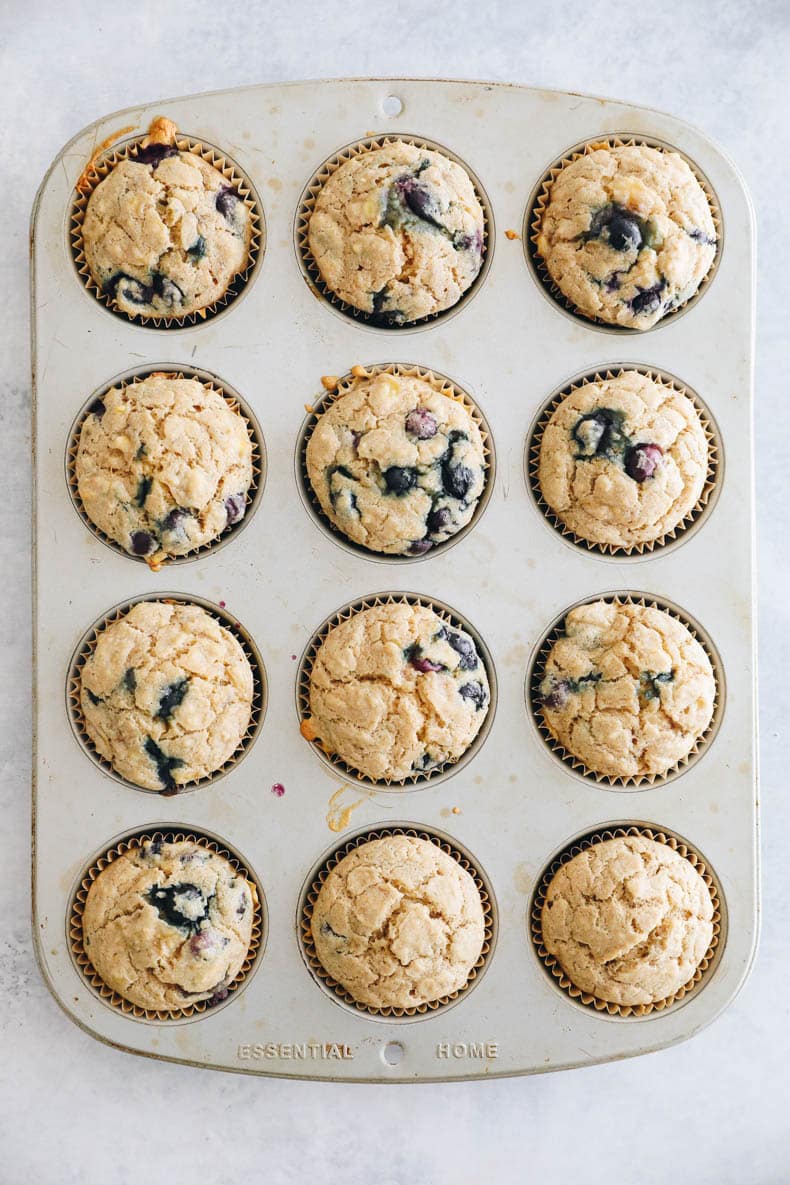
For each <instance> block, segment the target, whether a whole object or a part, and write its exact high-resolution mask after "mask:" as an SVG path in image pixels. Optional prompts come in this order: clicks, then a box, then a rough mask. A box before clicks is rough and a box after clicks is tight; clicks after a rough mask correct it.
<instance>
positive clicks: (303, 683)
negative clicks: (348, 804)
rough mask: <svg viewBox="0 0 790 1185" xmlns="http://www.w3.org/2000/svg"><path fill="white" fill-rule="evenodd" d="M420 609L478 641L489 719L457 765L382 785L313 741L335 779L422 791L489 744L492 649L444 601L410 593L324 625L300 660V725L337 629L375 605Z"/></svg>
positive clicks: (379, 599) (493, 700)
mask: <svg viewBox="0 0 790 1185" xmlns="http://www.w3.org/2000/svg"><path fill="white" fill-rule="evenodd" d="M398 604H406V605H419V606H421V607H422V608H425V609H432V610H433V611H434V613H436V614H438V616H439V617H440V618H441V619H442V620H443V621H446V622H447V624H448V625H449V626H451V627H452V628H453V629H460V630H463V631H464V632H465V633H467V634H469V636H470V637H471V638H472V640H473V641H474V644H475V646H476V648H477V653H478V656H479V658H480V661H481V662H482V663H483V666H484V667H485V671H486V675H487V677H488V687H489V701H488V711H487V713H486V718H485V720H484V721H483V723H482V724H481V726H480V731H479V732H478V733H477V736H476V737H475V738H474V740H473V741H472V743H471V744H470V745H469V748H468V749H466V750H465V752H463V753H462V754H461V756H460V757H459V758H458V759H457V760H456V761H445V762H444V763H443V764H442V765H437V766H435V767H434V768H433V769H426V770H421V771H419V772H415V773H412V774H409V775H408V776H407V777H405V778H398V779H394V778H390V779H382V780H381V781H374V780H373V778H369V777H368V776H367V774H363V773H361V772H360V771H359V770H356V769H354V768H353V766H350V765H347V764H346V762H345V761H343V759H342V757H339V756H338V755H337V754H336V753H329V752H327V750H326V749H324V747H323V745H322V744H321V742H320V739H319V740H315V741H309V742H308V744H310V746H311V748H312V749H313V750H314V751H315V753H316V754H317V755H318V757H319V758H320V760H321V761H323V763H324V765H326V766H327V768H328V769H329V770H330V771H331V773H333V774H334V775H335V776H338V775H339V776H340V777H342V778H344V779H346V780H348V781H351V782H356V783H357V784H359V785H363V786H373V787H375V788H376V789H378V790H382V791H388V790H389V791H394V792H403V791H405V790H418V789H422V787H424V786H427V785H429V784H430V785H435V784H436V783H437V782H439V781H446V779H447V778H449V777H452V775H453V774H454V773H457V772H458V770H460V769H463V767H464V766H465V765H468V763H469V762H470V761H471V760H472V758H473V757H474V756H475V755H476V754H477V753H478V752H479V751H480V749H481V748H482V746H483V744H484V743H485V740H486V737H487V736H488V733H489V732H490V730H491V725H492V724H493V721H494V716H495V714H496V706H497V679H496V671H495V668H494V663H493V660H492V658H491V655H490V653H489V650H488V647H487V646H486V644H485V642H484V641H483V640H482V638H481V637H480V635H479V633H478V632H477V630H476V629H475V628H474V626H472V625H470V624H469V622H468V621H467V620H466V618H465V617H462V616H461V615H460V613H458V612H456V610H455V609H451V608H450V607H449V605H445V604H444V603H443V602H442V601H438V600H437V599H436V598H435V597H426V596H419V595H418V594H417V593H407V592H382V593H373V594H371V595H370V596H368V597H360V598H359V599H358V600H356V601H349V603H348V604H347V605H344V606H343V607H342V608H341V609H338V610H337V612H336V613H333V614H332V615H331V616H330V617H328V618H327V619H326V621H324V623H323V624H322V625H321V626H320V627H319V629H318V630H317V631H316V633H315V634H314V635H313V638H312V640H311V641H310V642H309V643H308V645H307V646H306V648H305V650H304V652H303V654H302V657H301V659H300V660H299V667H298V673H297V679H296V710H297V713H298V716H299V722H300V724H301V723H302V722H303V721H305V720H307V719H309V717H310V715H311V713H310V676H311V674H312V669H313V662H314V661H315V657H316V654H317V653H318V649H319V647H320V646H321V644H322V643H323V641H324V639H325V638H326V637H327V635H328V634H329V633H330V631H331V630H333V629H334V628H335V626H337V625H340V623H341V622H343V621H348V619H349V618H350V617H353V616H354V614H355V613H359V612H360V611H361V610H363V609H371V608H373V607H374V606H375V605H398Z"/></svg>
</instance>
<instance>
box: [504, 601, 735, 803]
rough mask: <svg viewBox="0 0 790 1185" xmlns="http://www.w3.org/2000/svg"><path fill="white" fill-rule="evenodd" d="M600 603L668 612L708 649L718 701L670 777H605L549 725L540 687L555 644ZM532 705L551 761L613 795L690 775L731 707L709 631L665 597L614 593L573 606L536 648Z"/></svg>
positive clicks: (530, 677)
mask: <svg viewBox="0 0 790 1185" xmlns="http://www.w3.org/2000/svg"><path fill="white" fill-rule="evenodd" d="M595 601H605V602H606V603H607V604H609V605H641V606H644V607H645V608H646V609H662V610H664V611H665V612H667V613H669V615H670V616H671V617H674V618H675V619H676V620H677V621H679V622H681V623H682V624H683V625H685V626H686V627H687V629H688V630H689V631H690V632H691V634H692V636H693V637H694V638H696V640H697V641H698V642H699V644H700V645H701V646H702V649H703V650H704V651H705V653H706V655H707V656H708V658H709V660H710V664H711V667H712V668H713V677H714V681H715V684H716V695H715V698H714V701H713V715H712V716H711V720H710V724H709V725H708V727H707V728H706V729H705V731H704V733H703V734H702V736H701V737H699V739H698V740H697V742H696V744H695V745H694V746H693V747H692V749H691V750H690V751H689V752H688V753H687V754H686V756H685V757H684V758H683V759H682V760H681V761H678V762H677V763H676V764H675V765H673V766H671V767H670V768H669V769H668V770H666V772H665V773H661V774H642V775H615V774H602V773H596V772H595V771H594V770H590V769H588V768H587V766H586V765H585V764H584V762H583V761H581V760H580V759H579V758H578V757H576V756H575V755H574V754H573V753H570V752H568V750H567V749H566V748H565V747H564V746H563V745H562V744H560V742H559V741H558V740H557V739H556V738H555V737H554V735H553V734H552V732H551V730H550V729H549V727H548V725H547V724H546V723H545V722H544V720H543V706H542V704H541V699H540V684H541V681H542V679H543V676H544V673H545V663H546V659H547V657H548V654H549V651H550V650H551V648H552V646H553V645H554V643H555V642H556V641H557V640H558V638H561V637H562V636H563V632H564V631H563V626H564V623H565V618H566V616H567V615H568V613H570V611H571V609H576V608H577V607H578V606H579V605H589V604H592V603H593V602H595ZM525 690H526V703H527V712H528V714H529V716H530V717H531V718H532V720H533V722H534V724H535V727H536V729H537V730H538V733H539V735H540V737H541V740H542V741H543V742H544V744H545V745H546V748H547V749H548V751H549V752H550V753H551V755H552V756H553V757H554V758H555V759H556V760H557V761H559V762H560V763H561V764H562V765H563V766H564V767H565V768H566V769H568V770H570V771H571V772H572V773H573V774H575V776H576V777H578V778H581V779H582V780H583V781H585V782H591V783H593V784H594V785H597V786H599V787H601V788H602V789H609V790H625V791H635V790H648V789H655V788H656V787H658V786H665V785H666V784H667V783H668V782H671V781H674V780H675V778H678V777H680V776H681V774H684V773H685V772H686V770H687V769H689V768H690V767H691V766H692V765H694V764H696V762H697V761H699V760H700V758H701V757H703V756H704V754H705V753H706V752H707V750H708V749H709V748H710V745H711V744H712V742H713V740H714V738H715V736H716V733H717V732H718V730H719V725H720V724H721V720H722V716H723V715H724V702H725V683H724V668H723V666H722V662H721V659H720V657H719V655H718V652H717V650H716V648H715V646H714V645H713V642H712V641H711V639H710V637H709V636H708V634H707V633H706V631H705V630H703V628H702V626H701V625H700V624H699V622H697V621H695V620H694V618H693V617H689V615H688V614H687V613H686V612H685V611H684V610H682V609H680V608H679V607H678V606H677V605H674V604H673V603H672V602H671V601H667V600H665V599H664V598H663V597H653V596H647V595H646V594H644V593H639V592H629V591H623V592H612V593H601V594H600V595H598V596H590V597H583V598H582V599H581V600H579V601H575V602H574V604H573V605H569V606H568V607H567V608H566V609H564V610H563V611H562V613H561V614H560V615H559V617H557V618H556V619H555V621H554V622H553V623H552V625H551V626H550V627H549V629H548V630H547V631H546V633H545V635H544V636H543V640H542V641H541V642H540V643H539V645H538V646H537V647H536V648H535V650H534V651H533V654H532V658H531V660H530V665H529V668H528V671H527V680H526V688H525Z"/></svg>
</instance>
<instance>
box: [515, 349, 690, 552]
mask: <svg viewBox="0 0 790 1185" xmlns="http://www.w3.org/2000/svg"><path fill="white" fill-rule="evenodd" d="M707 472H708V442H707V439H706V436H705V430H704V428H703V426H702V422H701V421H700V418H699V415H698V413H697V410H696V408H695V407H694V404H693V403H692V401H691V400H690V399H689V398H688V396H687V395H684V394H683V393H682V392H680V391H676V390H675V389H674V388H673V387H669V386H667V385H666V384H664V383H661V382H659V381H657V380H656V379H652V378H649V377H648V376H647V375H643V374H639V373H638V371H635V370H626V371H623V373H621V374H619V375H617V376H616V377H615V378H612V379H602V380H601V381H599V382H591V383H584V384H583V385H582V386H581V387H578V388H577V389H576V390H575V391H573V392H571V394H570V395H567V396H566V397H565V399H563V400H562V402H561V403H560V404H559V405H558V406H557V407H556V408H555V410H554V412H553V413H552V416H551V419H550V420H549V422H548V424H547V425H546V428H545V430H544V432H543V436H542V439H541V442H540V457H539V465H538V483H539V485H540V491H541V494H542V495H543V498H544V500H545V501H546V503H547V504H548V506H549V507H550V508H551V510H552V511H553V512H554V514H555V515H556V516H557V518H558V519H559V520H560V521H561V522H562V523H563V525H564V526H565V527H566V528H567V529H568V530H569V531H572V532H573V533H574V534H575V535H577V536H578V537H579V538H581V539H586V540H587V541H588V542H590V543H599V544H609V545H610V546H612V547H623V548H632V547H636V546H638V545H639V544H644V543H651V542H653V541H655V540H657V539H660V538H662V537H663V536H664V535H666V534H667V533H668V532H670V531H672V530H674V529H675V527H677V526H679V525H680V523H682V522H683V520H684V519H685V518H686V517H687V515H689V514H690V513H691V511H692V510H693V509H694V507H695V506H696V505H697V503H698V501H699V498H700V495H701V494H702V491H703V488H704V486H705V480H706V476H707Z"/></svg>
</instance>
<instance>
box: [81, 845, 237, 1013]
mask: <svg viewBox="0 0 790 1185" xmlns="http://www.w3.org/2000/svg"><path fill="white" fill-rule="evenodd" d="M256 903H257V892H256V888H255V885H254V884H253V883H252V882H251V881H248V880H246V878H245V877H244V876H243V875H242V874H241V873H239V872H237V871H236V869H235V868H234V867H233V865H232V864H230V862H229V861H228V860H226V859H225V857H224V856H221V855H219V853H217V852H214V851H212V850H211V849H210V848H208V847H206V846H204V845H203V844H200V843H195V842H193V841H188V840H180V841H178V842H175V843H167V842H164V841H162V840H156V839H155V840H148V841H146V842H144V843H143V844H141V846H140V847H134V848H130V849H129V850H128V851H126V852H124V853H123V854H122V855H119V856H116V857H115V858H114V859H113V860H112V861H111V862H110V863H109V864H108V865H107V866H106V867H105V868H104V869H103V870H102V871H101V872H100V873H99V874H98V876H97V877H96V879H95V880H94V881H93V883H92V884H91V886H90V889H89V890H88V895H87V899H86V902H85V908H84V911H83V917H82V935H83V948H84V951H85V954H86V955H87V956H88V958H89V960H90V962H91V964H92V966H93V968H94V970H95V971H96V972H97V974H98V975H99V976H100V977H101V979H102V980H103V981H104V983H106V984H107V986H108V987H110V988H112V989H113V991H115V992H117V993H118V995H120V996H123V998H124V999H125V1000H129V1001H130V1003H132V1004H136V1005H137V1006H138V1007H139V1008H146V1009H151V1010H153V1011H162V1010H168V1011H178V1010H179V1009H183V1008H187V1007H189V1006H190V1005H192V1004H195V1003H198V1002H200V1001H202V1000H210V1001H212V1002H218V1001H219V1000H221V999H223V998H224V997H225V996H226V995H227V993H228V987H229V986H230V984H231V983H232V982H233V980H234V979H235V978H236V976H237V975H238V973H239V971H240V970H241V967H242V965H243V963H244V960H245V959H246V957H247V954H248V951H249V948H250V941H251V936H252V926H253V919H254V914H255V906H256Z"/></svg>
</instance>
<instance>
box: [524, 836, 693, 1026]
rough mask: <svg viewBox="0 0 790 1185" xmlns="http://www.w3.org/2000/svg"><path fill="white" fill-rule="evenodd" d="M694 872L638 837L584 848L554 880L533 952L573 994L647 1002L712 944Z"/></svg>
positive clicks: (672, 985) (680, 982) (675, 986)
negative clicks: (546, 957) (541, 953)
mask: <svg viewBox="0 0 790 1185" xmlns="http://www.w3.org/2000/svg"><path fill="white" fill-rule="evenodd" d="M712 919H713V903H712V901H711V896H710V892H709V891H708V887H707V885H706V884H705V881H704V880H703V879H702V877H701V876H700V874H699V873H698V872H697V870H696V869H695V868H694V866H693V865H692V864H691V863H690V862H689V861H688V860H686V859H685V858H684V857H683V856H680V855H678V853H677V852H676V851H674V850H673V849H672V848H671V847H669V846H668V845H667V844H665V843H659V842H657V841H656V840H652V839H644V838H642V837H641V836H626V837H623V838H619V839H607V840H603V841H601V842H598V843H594V844H593V845H592V846H591V847H589V848H586V849H585V850H584V851H583V852H580V853H579V855H577V856H574V857H573V859H572V860H569V861H568V863H567V864H564V865H563V866H562V868H560V869H559V871H558V872H557V873H555V875H554V877H553V878H552V880H551V883H550V885H549V887H548V890H547V892H546V898H545V901H544V904H543V910H542V913H541V927H542V931H543V945H544V946H545V948H546V950H547V951H548V952H549V954H551V955H554V957H555V958H556V959H557V960H558V962H559V964H560V966H561V967H562V970H563V971H564V972H565V974H566V975H567V977H568V979H570V980H571V982H572V983H573V984H575V986H576V987H577V988H580V989H581V990H582V991H583V992H589V993H590V994H591V995H593V996H595V997H596V999H598V1000H607V1001H609V1002H611V1003H613V1004H631V1005H634V1004H656V1003H658V1001H659V1000H665V999H666V998H667V997H668V996H671V995H673V994H674V993H675V992H677V991H678V990H679V989H680V988H682V987H683V986H684V984H687V983H688V982H689V980H690V979H692V978H693V976H694V973H695V972H696V970H697V968H698V967H699V965H700V963H701V962H702V960H703V959H704V957H705V955H706V953H707V951H708V949H709V947H710V943H711V939H712V937H713V922H712Z"/></svg>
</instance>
